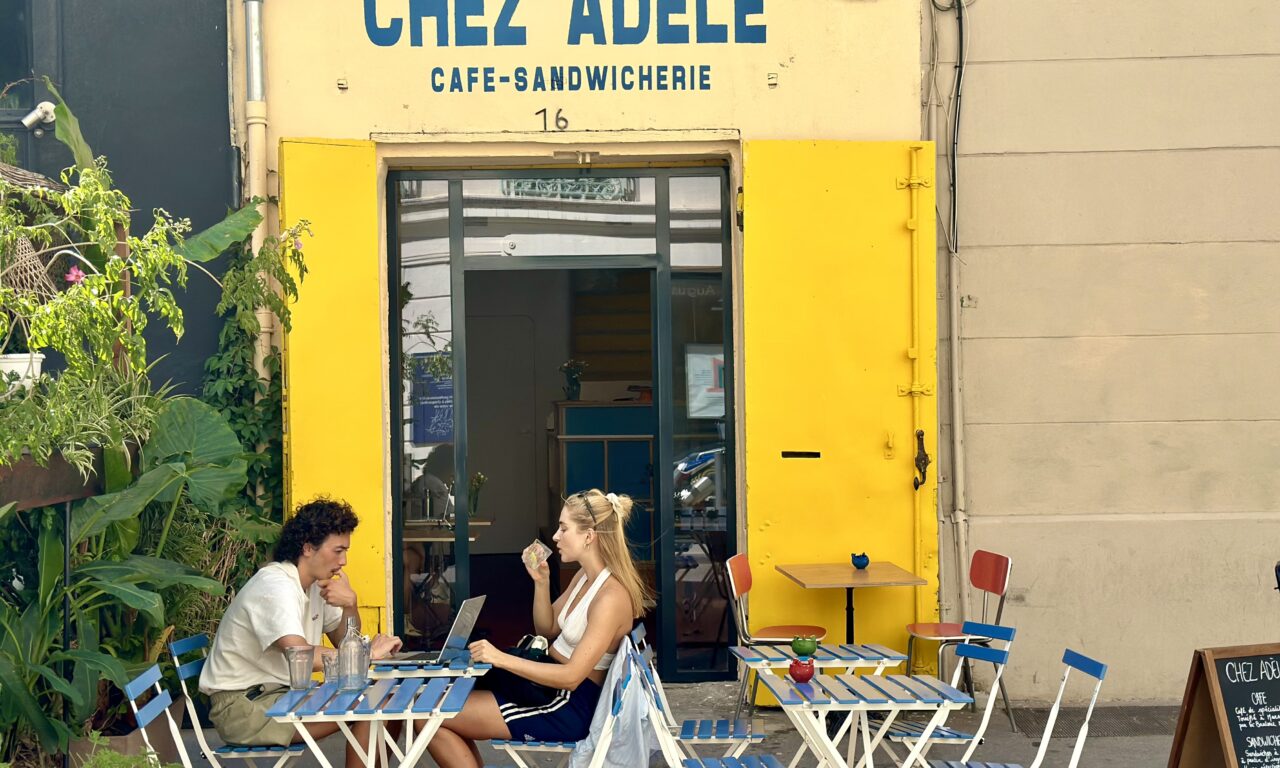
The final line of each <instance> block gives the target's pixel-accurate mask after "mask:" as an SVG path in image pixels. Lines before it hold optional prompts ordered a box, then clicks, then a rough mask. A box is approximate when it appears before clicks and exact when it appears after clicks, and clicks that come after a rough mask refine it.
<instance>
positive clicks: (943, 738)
mask: <svg viewBox="0 0 1280 768" xmlns="http://www.w3.org/2000/svg"><path fill="white" fill-rule="evenodd" d="M871 722H872V725H873V726H874V727H876V728H879V727H880V723H883V722H884V717H883V716H882V715H872V716H871ZM924 727H925V723H920V722H915V721H912V720H902V719H898V720H894V721H893V725H891V726H889V732H888V733H886V734H885V738H886V739H889V740H890V741H898V742H901V741H914V740H916V739H918V738H920V734H922V733H924ZM972 738H973V734H972V733H965V732H964V731H957V730H956V729H954V728H947V727H946V726H941V727H938V728H935V729H934V730H933V733H932V734H931V735H930V736H929V740H930V741H939V742H943V743H946V742H961V741H969V740H970V739H972Z"/></svg>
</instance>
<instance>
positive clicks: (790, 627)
mask: <svg viewBox="0 0 1280 768" xmlns="http://www.w3.org/2000/svg"><path fill="white" fill-rule="evenodd" d="M725 565H726V566H728V567H727V569H726V570H728V572H729V588H730V590H732V591H733V623H734V624H735V625H736V626H737V628H738V642H739V643H740V644H741V645H777V644H782V645H789V644H790V643H791V641H792V640H793V639H794V638H795V637H796V635H813V636H815V637H817V638H818V640H819V641H821V640H823V639H824V638H825V637H826V636H827V628H826V627H819V626H816V625H813V624H773V625H771V626H768V627H760V628H759V629H758V630H757V631H755V632H752V631H751V624H750V623H749V622H748V621H747V603H746V600H745V599H744V598H746V596H747V593H748V592H750V591H751V563H750V562H748V560H747V556H746V554H744V553H739V554H736V555H734V556H733V557H731V558H729V559H728V560H727V561H726V562H725ZM748 677H751V670H749V669H748V670H744V672H743V675H742V684H741V685H740V686H738V706H737V708H736V709H735V710H734V714H733V719H734V720H737V719H738V715H739V714H740V712H741V709H742V697H743V695H744V694H746V692H747V678H748ZM759 686H760V679H759V678H758V677H757V678H755V680H754V682H753V683H752V685H751V714H754V713H755V706H756V689H757V688H758V687H759ZM750 716H751V715H750V714H749V715H748V717H750Z"/></svg>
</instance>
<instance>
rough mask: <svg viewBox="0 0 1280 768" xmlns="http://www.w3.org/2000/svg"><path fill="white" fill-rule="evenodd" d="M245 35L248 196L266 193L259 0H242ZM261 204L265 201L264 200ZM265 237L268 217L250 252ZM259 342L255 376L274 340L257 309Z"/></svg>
mask: <svg viewBox="0 0 1280 768" xmlns="http://www.w3.org/2000/svg"><path fill="white" fill-rule="evenodd" d="M244 37H245V105H244V114H245V129H246V130H245V133H246V139H245V143H246V153H245V154H246V155H247V156H248V161H247V165H248V168H247V176H248V182H249V185H248V186H249V189H248V193H249V199H251V200H252V199H253V198H255V197H256V198H260V199H263V200H265V199H266V197H267V95H266V90H267V87H266V73H265V70H264V67H263V44H262V0H244ZM263 205H264V207H265V206H266V204H265V203H264V204H263ZM266 237H267V217H266V216H265V215H264V216H263V219H262V223H261V224H259V225H258V228H257V229H255V230H254V231H253V238H252V243H253V252H254V253H257V252H258V250H259V249H260V248H262V243H263V242H264V241H265V240H266ZM257 318H258V325H259V327H260V328H261V331H260V332H259V333H258V343H257V344H255V345H254V351H253V367H254V369H255V370H256V371H257V372H258V377H259V378H262V379H265V378H266V377H267V371H266V358H267V355H268V354H269V353H270V352H271V347H272V346H273V344H274V342H275V333H276V327H275V326H276V323H275V316H274V315H272V314H271V311H270V310H268V309H265V308H260V309H259V310H258V311H257Z"/></svg>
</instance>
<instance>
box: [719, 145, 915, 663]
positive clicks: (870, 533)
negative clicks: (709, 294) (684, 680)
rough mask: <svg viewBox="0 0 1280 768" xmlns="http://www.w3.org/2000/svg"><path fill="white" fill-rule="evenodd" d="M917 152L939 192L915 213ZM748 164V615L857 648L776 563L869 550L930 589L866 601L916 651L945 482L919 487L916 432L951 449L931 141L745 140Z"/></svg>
mask: <svg viewBox="0 0 1280 768" xmlns="http://www.w3.org/2000/svg"><path fill="white" fill-rule="evenodd" d="M913 155H915V156H917V158H918V163H919V167H918V170H917V174H918V178H920V179H922V180H923V181H925V182H927V183H929V184H930V187H924V188H922V189H921V190H920V191H921V192H923V193H924V194H922V195H921V198H922V200H921V201H917V209H916V210H922V211H924V212H925V215H923V216H920V217H918V218H916V219H914V221H913V213H912V201H911V190H910V188H909V187H908V188H906V189H899V188H898V187H899V184H898V182H899V180H905V179H907V178H908V177H910V176H911V175H912V156H913ZM743 167H744V169H745V174H744V175H745V184H744V189H745V195H744V196H745V206H744V207H745V220H746V228H745V229H746V231H745V234H744V237H743V244H744V257H743V297H742V300H743V310H742V311H743V317H744V322H745V340H746V344H745V349H744V351H743V355H742V357H743V369H744V372H745V379H746V386H745V390H746V392H745V394H746V399H745V402H744V411H745V414H744V415H745V418H746V433H745V441H744V442H745V447H746V457H745V458H746V473H747V496H746V534H747V535H746V545H745V548H744V551H746V552H747V553H748V555H749V557H750V560H751V568H752V574H753V576H754V579H755V586H754V587H753V590H752V594H751V618H752V621H753V623H756V624H760V625H768V624H796V623H817V624H822V625H824V626H826V627H827V628H828V630H829V633H830V636H831V637H832V639H842V636H843V633H844V624H845V622H844V601H845V596H844V591H843V590H838V589H837V590H805V589H802V588H800V587H799V586H797V585H796V584H794V583H792V582H791V581H789V580H788V579H786V578H785V577H782V576H781V575H780V574H778V573H777V572H776V571H775V566H777V565H780V564H787V563H815V562H848V561H849V555H850V554H851V553H853V552H866V553H868V554H869V555H870V556H871V558H872V559H873V560H888V561H892V562H894V563H897V564H898V565H901V566H902V567H904V568H907V569H909V570H913V571H914V572H916V573H917V574H919V575H920V576H922V577H924V578H926V579H928V580H929V582H930V583H929V585H928V586H927V587H920V588H918V589H912V588H886V589H870V590H863V591H861V592H860V593H859V594H857V595H856V596H855V597H856V601H855V604H856V606H857V608H858V611H857V613H856V616H857V625H856V631H857V637H858V639H859V640H862V641H864V642H878V643H883V644H886V645H888V646H890V647H897V648H903V647H905V645H906V633H905V631H904V629H903V627H904V626H905V625H906V624H907V623H909V622H911V621H915V620H917V619H918V620H922V621H930V620H934V617H935V616H936V612H937V601H936V599H935V597H934V595H935V594H936V590H937V573H938V567H937V554H938V552H937V536H938V530H937V516H936V514H935V512H934V510H935V507H936V494H937V491H936V488H937V486H936V480H935V478H934V476H933V474H932V473H929V476H928V481H927V482H926V483H925V484H924V485H923V486H921V488H920V489H919V490H914V489H913V487H912V478H913V463H912V462H913V459H914V456H915V450H914V439H913V434H914V432H915V431H916V430H917V429H919V430H923V431H924V433H925V440H926V446H927V448H928V450H929V452H930V454H931V455H936V454H935V452H936V449H937V409H936V404H935V398H934V397H933V394H932V393H933V392H934V391H935V390H936V383H937V382H936V371H937V366H936V359H935V356H936V354H935V349H936V348H935V344H934V343H933V340H934V339H935V338H936V335H937V329H936V319H935V313H934V310H933V306H934V304H933V294H934V282H935V281H934V263H933V237H934V217H933V216H932V211H933V196H932V194H931V185H932V180H933V168H932V145H931V144H928V143H926V142H913V143H908V142H869V143H863V142H857V143H855V142H771V141H764V142H748V143H747V145H746V149H745V152H744V158H743ZM913 226H915V227H919V243H917V245H916V251H915V253H914V254H913V245H912V234H911V233H912V230H911V227H913ZM920 244H923V245H924V247H923V249H921V248H920ZM913 258H914V259H916V260H918V261H917V263H918V266H919V269H918V275H919V277H918V279H917V280H916V284H915V285H914V287H913V285H912V281H913V278H912V274H913V268H912V263H913ZM913 294H914V296H915V297H916V299H917V301H916V302H915V307H916V311H917V312H918V321H919V329H918V330H919V338H920V339H921V342H922V343H921V344H920V348H919V349H920V358H921V365H920V378H919V380H918V381H917V382H915V383H916V384H917V385H919V388H920V389H921V390H923V392H922V393H921V394H920V395H918V397H919V398H920V400H921V407H919V408H918V410H914V409H913V404H912V401H913V399H915V398H916V397H917V396H913V395H911V394H909V392H908V393H907V394H902V393H900V388H904V387H905V388H907V389H908V390H910V387H911V385H912V383H913V382H912V375H913V371H912V364H911V355H912V352H911V350H912V349H913V347H914V345H915V343H916V342H915V341H914V340H913V335H912V326H911V320H912V314H913V313H912V306H913V302H912V297H913ZM783 451H810V452H818V453H820V454H821V457H820V458H815V459H794V458H783V457H782V452H783ZM917 502H919V503H917ZM917 600H918V605H917V604H916V603H917Z"/></svg>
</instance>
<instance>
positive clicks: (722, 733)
mask: <svg viewBox="0 0 1280 768" xmlns="http://www.w3.org/2000/svg"><path fill="white" fill-rule="evenodd" d="M676 738H678V739H680V740H681V741H701V742H703V743H709V744H714V743H721V742H736V741H741V740H743V739H750V740H751V741H763V740H764V734H763V733H753V732H752V731H751V723H750V722H748V721H746V720H733V721H729V720H685V721H684V722H682V723H681V724H680V735H679V736H677V737H676Z"/></svg>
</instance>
